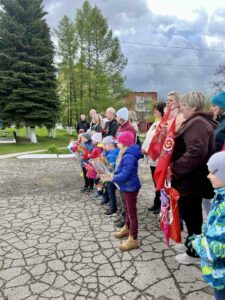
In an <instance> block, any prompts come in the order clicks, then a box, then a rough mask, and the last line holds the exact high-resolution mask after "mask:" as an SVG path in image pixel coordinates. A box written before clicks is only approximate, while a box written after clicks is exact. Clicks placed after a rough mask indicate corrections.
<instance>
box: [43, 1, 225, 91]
mask: <svg viewBox="0 0 225 300" xmlns="http://www.w3.org/2000/svg"><path fill="white" fill-rule="evenodd" d="M82 2H83V1H82V0H76V1H74V0H57V1H55V0H45V3H46V10H47V11H48V12H49V15H48V16H47V21H48V23H49V25H50V26H51V27H56V26H57V24H58V23H59V21H60V20H61V19H62V17H63V15H65V14H67V15H68V16H70V17H71V18H72V19H74V16H75V11H76V9H77V8H80V7H81V5H82ZM90 3H91V4H92V5H94V4H96V5H97V6H98V7H99V8H100V9H101V11H102V13H103V15H104V16H105V17H107V19H108V22H109V26H110V27H111V28H112V29H113V32H114V35H117V36H118V37H119V39H120V41H133V42H143V43H150V44H154V45H164V46H181V47H186V48H201V49H222V48H223V47H225V44H224V42H223V40H224V35H225V26H224V22H225V10H224V9H221V8H220V7H221V5H223V6H224V7H225V0H220V1H219V0H213V1H206V0H197V1H193V0H189V1H186V0H182V1H175V0H164V1H163V0H135V1H133V0H122V1H121V0H107V1H105V0H90ZM54 4H57V5H55V6H54ZM193 12H194V17H192V16H193ZM121 47H122V51H123V53H124V55H125V57H127V58H128V66H127V67H126V69H125V71H124V74H125V75H126V78H127V81H126V83H127V85H128V87H129V88H131V89H133V90H136V91H151V90H155V91H157V92H158V93H159V94H160V95H163V96H165V95H166V93H167V92H168V91H170V90H179V91H180V92H182V93H185V92H187V91H188V90H203V91H204V90H207V91H208V88H209V87H210V85H211V82H212V81H214V79H215V78H214V72H215V69H216V68H217V66H218V65H220V64H224V62H225V53H223V52H210V51H193V50H187V49H179V48H177V49H176V48H170V47H153V46H150V45H149V46H143V45H132V44H125V43H121ZM134 62H136V63H134ZM137 62H138V63H137ZM145 62H148V63H149V64H145ZM150 63H153V64H150Z"/></svg>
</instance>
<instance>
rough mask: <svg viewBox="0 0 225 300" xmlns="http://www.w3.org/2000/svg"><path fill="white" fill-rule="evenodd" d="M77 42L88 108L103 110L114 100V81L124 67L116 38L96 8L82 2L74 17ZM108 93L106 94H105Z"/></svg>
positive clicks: (115, 92)
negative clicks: (84, 74)
mask: <svg viewBox="0 0 225 300" xmlns="http://www.w3.org/2000/svg"><path fill="white" fill-rule="evenodd" d="M75 25H76V32H77V40H78V44H79V48H80V53H81V61H82V64H83V65H84V66H85V68H86V69H87V70H88V72H87V78H86V83H87V90H88V93H87V98H88V99H87V100H88V106H89V108H91V107H93V106H94V107H96V108H98V109H104V106H105V105H104V104H105V103H104V102H106V103H108V102H109V101H110V99H111V100H112V99H113V100H115V94H117V92H118V91H115V90H114V87H115V85H114V82H115V79H116V78H117V77H118V78H117V79H116V80H117V81H118V82H120V83H122V84H123V81H121V78H122V77H121V72H122V71H123V69H124V67H125V66H126V64H127V59H125V58H124V56H123V54H122V52H121V49H120V43H119V40H118V38H117V37H113V32H112V30H111V29H110V28H109V26H108V21H107V19H106V18H105V17H104V16H103V15H102V12H101V10H100V9H99V8H98V7H97V6H94V7H91V5H90V3H89V1H88V0H85V1H84V3H83V6H82V8H81V9H78V10H77V14H76V20H75ZM109 90H110V91H109Z"/></svg>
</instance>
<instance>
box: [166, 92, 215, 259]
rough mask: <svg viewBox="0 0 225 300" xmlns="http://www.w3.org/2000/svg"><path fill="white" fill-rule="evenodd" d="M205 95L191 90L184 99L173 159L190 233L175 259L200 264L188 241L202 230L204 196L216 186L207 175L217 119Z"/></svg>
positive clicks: (174, 180)
mask: <svg viewBox="0 0 225 300" xmlns="http://www.w3.org/2000/svg"><path fill="white" fill-rule="evenodd" d="M204 104H205V97H204V95H203V94H202V93H200V92H189V93H187V94H186V95H184V96H183V97H182V99H181V111H182V113H183V116H184V119H185V121H184V122H183V124H182V125H181V127H180V128H179V129H178V131H177V132H176V134H175V141H174V142H175V144H174V150H173V154H172V159H171V165H170V168H171V173H172V187H174V188H175V189H177V190H178V192H179V194H180V198H179V201H178V204H179V207H180V210H181V213H182V217H183V219H184V222H185V224H186V227H187V232H188V236H187V239H186V241H185V243H184V244H178V245H176V246H175V250H176V251H177V252H179V253H182V254H179V255H177V256H176V257H175V259H176V261H177V262H179V263H183V264H199V259H197V254H196V252H195V251H193V249H192V247H190V244H189V237H191V236H192V235H194V234H201V227H202V222H203V218H202V198H203V197H204V198H208V199H210V198H212V197H213V189H212V186H211V184H210V181H209V179H208V178H207V175H208V169H207V161H208V159H209V158H210V156H211V155H212V153H213V151H214V145H215V136H214V128H215V127H216V122H215V121H214V120H213V118H212V114H211V113H206V112H203V108H204Z"/></svg>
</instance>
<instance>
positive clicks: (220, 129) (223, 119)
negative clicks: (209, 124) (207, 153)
mask: <svg viewBox="0 0 225 300" xmlns="http://www.w3.org/2000/svg"><path fill="white" fill-rule="evenodd" d="M217 121H218V126H217V127H216V130H215V138H216V144H215V149H214V152H219V151H221V150H222V148H223V145H224V143H225V112H224V113H223V114H222V115H221V116H220V117H219V118H218V120H217Z"/></svg>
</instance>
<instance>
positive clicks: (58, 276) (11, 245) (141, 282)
mask: <svg viewBox="0 0 225 300" xmlns="http://www.w3.org/2000/svg"><path fill="white" fill-rule="evenodd" d="M140 173H141V179H142V182H143V186H142V189H141V191H140V193H139V199H138V215H139V240H140V244H141V247H140V248H139V249H137V250H133V251H130V252H121V251H120V250H119V249H118V245H119V243H120V241H118V240H116V239H115V238H114V237H113V233H114V232H115V230H116V228H115V226H114V223H113V220H114V219H115V217H109V216H105V215H104V214H103V212H104V210H105V207H102V206H100V201H96V200H92V199H91V198H90V196H89V195H87V194H82V193H80V191H79V190H80V188H81V187H82V185H83V180H82V178H81V176H80V175H79V174H80V168H79V164H78V163H77V162H76V161H71V160H69V159H68V160H60V159H53V160H52V159H51V160H17V159H5V160H1V161H0V300H3V299H4V300H6V299H7V300H22V299H24V300H25V299H26V300H36V299H42V300H44V299H48V300H49V299H57V300H64V299H65V300H72V299H77V300H79V299H80V300H81V299H97V300H104V299H110V300H117V299H118V300H119V299H128V300H132V299H140V300H144V299H158V300H163V299H164V300H166V299H172V300H178V299H187V300H200V299H202V300H210V299H214V297H213V293H212V289H211V288H210V287H208V285H207V284H206V283H205V282H204V281H203V279H202V275H201V270H200V268H199V267H197V266H184V265H179V264H178V263H177V262H176V261H175V260H174V256H175V252H174V251H173V250H171V249H170V248H168V247H167V246H166V244H165V242H164V237H163V234H162V232H161V231H160V230H159V222H158V219H157V216H155V215H153V214H151V213H150V212H148V210H147V208H148V207H149V206H150V205H151V204H152V202H153V192H152V186H151V183H150V180H149V178H150V177H149V173H150V172H149V167H148V166H146V165H145V164H144V163H143V162H141V165H140Z"/></svg>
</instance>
